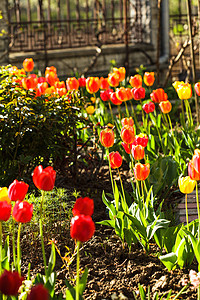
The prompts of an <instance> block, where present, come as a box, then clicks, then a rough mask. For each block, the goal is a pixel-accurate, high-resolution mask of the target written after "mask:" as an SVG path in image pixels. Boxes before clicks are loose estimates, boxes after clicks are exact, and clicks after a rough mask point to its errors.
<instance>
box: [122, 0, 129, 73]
mask: <svg viewBox="0 0 200 300" xmlns="http://www.w3.org/2000/svg"><path fill="white" fill-rule="evenodd" d="M127 2H128V1H127V0H124V2H123V7H124V33H125V35H124V36H125V49H126V57H125V68H126V72H127V74H129V45H128V9H127Z"/></svg>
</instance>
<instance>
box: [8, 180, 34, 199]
mask: <svg viewBox="0 0 200 300" xmlns="http://www.w3.org/2000/svg"><path fill="white" fill-rule="evenodd" d="M28 188H29V185H28V184H27V183H25V182H23V181H18V180H17V179H15V180H14V181H13V183H11V184H10V185H9V187H8V197H9V198H10V200H11V201H17V200H19V201H23V200H24V198H25V196H26V194H27V192H28Z"/></svg>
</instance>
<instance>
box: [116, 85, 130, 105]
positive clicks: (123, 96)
mask: <svg viewBox="0 0 200 300" xmlns="http://www.w3.org/2000/svg"><path fill="white" fill-rule="evenodd" d="M116 96H117V98H118V99H119V100H120V101H122V102H123V101H127V100H128V98H127V92H126V89H125V88H124V87H120V88H118V89H117V90H116Z"/></svg>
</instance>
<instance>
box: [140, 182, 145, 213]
mask: <svg viewBox="0 0 200 300" xmlns="http://www.w3.org/2000/svg"><path fill="white" fill-rule="evenodd" d="M141 190H142V201H143V208H144V217H145V202H144V186H143V180H141Z"/></svg>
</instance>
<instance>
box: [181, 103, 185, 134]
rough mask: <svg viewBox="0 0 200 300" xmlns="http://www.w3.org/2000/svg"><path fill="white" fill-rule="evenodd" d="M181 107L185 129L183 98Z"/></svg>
mask: <svg viewBox="0 0 200 300" xmlns="http://www.w3.org/2000/svg"><path fill="white" fill-rule="evenodd" d="M181 109H182V115H183V127H184V129H185V112H184V105H183V100H181Z"/></svg>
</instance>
